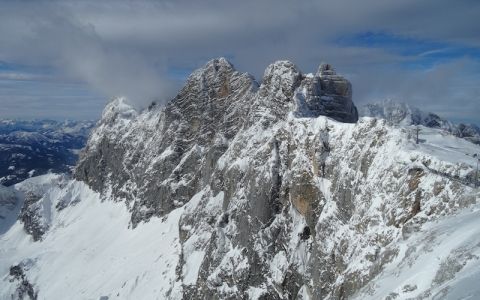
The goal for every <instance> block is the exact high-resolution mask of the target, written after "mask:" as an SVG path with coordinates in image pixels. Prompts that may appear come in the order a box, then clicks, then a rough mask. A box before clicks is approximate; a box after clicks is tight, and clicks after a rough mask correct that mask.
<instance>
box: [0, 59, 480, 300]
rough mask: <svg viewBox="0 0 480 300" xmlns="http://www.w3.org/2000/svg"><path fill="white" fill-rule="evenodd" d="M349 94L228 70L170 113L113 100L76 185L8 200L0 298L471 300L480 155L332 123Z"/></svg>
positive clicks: (351, 116) (212, 66) (25, 185)
mask: <svg viewBox="0 0 480 300" xmlns="http://www.w3.org/2000/svg"><path fill="white" fill-rule="evenodd" d="M349 88H350V87H349V84H348V83H347V82H346V81H345V80H344V79H342V78H341V77H339V76H337V75H335V74H334V72H333V71H332V70H331V68H329V67H325V66H322V67H321V68H320V71H319V73H318V74H316V75H311V74H308V75H303V74H301V73H300V72H299V71H298V70H297V69H296V67H295V66H294V65H293V64H291V63H289V62H277V63H275V64H272V65H271V66H270V67H269V68H268V69H267V71H266V73H265V76H264V79H263V81H262V84H261V85H258V84H256V83H255V82H254V81H253V80H252V79H251V77H249V76H248V75H246V74H240V73H238V72H236V71H235V70H234V69H233V68H232V66H231V65H230V64H228V62H226V61H225V60H222V59H221V60H215V61H213V62H210V63H209V64H207V66H206V67H205V68H204V69H201V70H199V71H197V72H196V73H194V74H193V75H192V77H191V78H189V81H188V82H187V85H186V88H185V89H184V90H183V91H182V92H181V93H180V95H179V96H178V97H177V98H176V99H174V100H172V102H171V103H170V104H168V105H167V107H165V108H160V107H155V106H152V107H150V108H149V109H148V110H145V111H143V112H137V111H135V110H134V109H133V108H132V107H131V106H129V104H128V101H127V100H125V99H117V100H115V101H113V102H111V103H110V104H109V105H108V106H107V107H106V109H105V111H104V114H103V117H102V120H101V121H100V122H99V124H98V126H97V128H96V129H95V130H94V131H93V133H92V136H91V138H90V140H89V142H88V145H87V148H86V149H85V152H84V153H83V155H82V158H81V160H80V163H79V165H78V166H77V170H76V173H75V178H76V179H72V178H67V177H65V176H60V175H45V176H39V177H34V178H31V179H28V180H26V181H24V182H22V183H19V184H17V185H15V186H13V187H12V188H10V189H2V190H0V192H1V193H0V195H1V196H0V197H1V198H0V214H1V215H2V217H1V218H0V222H1V223H0V228H1V230H0V254H1V255H0V276H1V281H0V287H1V288H0V299H10V298H11V295H13V298H14V299H17V298H22V297H24V298H26V299H28V298H29V297H30V296H31V297H30V298H34V297H35V296H36V297H37V298H38V299H66V298H68V299H315V300H316V299H410V298H414V299H417V298H418V299H432V298H433V299H464V298H465V299H468V297H470V298H471V299H475V298H478V297H480V290H479V288H478V287H477V284H475V282H477V281H478V279H480V278H479V273H478V271H477V270H479V269H480V263H479V258H480V253H479V252H480V240H479V239H480V226H479V225H480V224H479V223H480V204H479V203H478V202H479V198H480V194H479V190H478V189H475V188H474V187H473V182H474V172H475V170H474V168H475V163H476V160H475V157H474V154H475V153H479V152H480V147H479V146H477V145H475V144H472V143H470V142H468V141H466V140H464V139H460V138H457V137H454V136H452V135H451V134H449V133H445V132H444V131H442V130H439V129H432V128H426V127H422V131H421V134H420V141H421V143H420V144H418V145H417V144H415V142H414V139H413V132H412V128H410V127H409V126H395V127H392V126H390V125H388V124H387V122H386V121H385V120H377V119H374V118H361V119H359V120H358V122H355V123H343V122H340V121H336V120H334V119H332V118H330V117H329V116H332V117H334V118H335V119H341V120H343V121H346V120H356V109H354V108H352V103H351V99H350V98H349V97H350V96H351V91H350V90H349ZM324 101H327V106H323V104H324ZM332 102H334V103H335V105H333V104H332ZM342 105H345V106H344V107H343V106H342ZM325 115H327V116H325ZM17 218H18V221H16V222H15V220H16V219H17Z"/></svg>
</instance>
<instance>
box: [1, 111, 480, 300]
mask: <svg viewBox="0 0 480 300" xmlns="http://www.w3.org/2000/svg"><path fill="white" fill-rule="evenodd" d="M289 122H292V124H291V126H292V127H293V128H295V130H296V131H301V132H299V133H303V134H304V135H300V136H308V131H309V130H312V129H315V128H318V127H322V126H326V125H327V124H328V126H330V128H331V131H330V138H331V142H330V144H331V147H335V148H336V147H337V143H338V146H339V147H347V148H348V147H350V146H349V145H342V142H346V141H348V140H349V137H351V135H352V134H353V133H354V132H355V128H356V127H365V126H366V125H367V124H371V123H372V122H375V121H374V120H370V119H362V120H360V123H359V124H358V125H345V124H340V123H337V122H334V121H332V120H327V119H326V118H325V117H319V118H317V119H312V120H295V119H291V120H289ZM378 128H380V126H377V129H378ZM381 128H382V130H383V131H385V134H386V135H387V136H388V139H385V140H384V143H386V144H389V147H385V148H383V149H382V148H381V149H379V150H378V151H379V152H380V153H377V155H381V157H380V158H387V157H388V160H379V161H378V166H377V167H376V168H371V169H370V170H371V171H370V172H372V173H373V172H375V171H378V172H379V173H380V174H381V172H382V169H383V168H384V167H385V168H390V167H392V164H394V165H396V166H397V170H402V169H403V170H405V171H406V170H408V169H409V168H412V167H413V166H415V163H416V161H417V160H418V159H419V158H421V159H423V160H431V161H432V162H433V164H434V165H435V166H438V167H442V168H445V169H449V168H451V169H452V170H456V171H458V173H459V174H461V172H462V169H464V168H465V170H468V164H469V163H473V160H472V159H470V158H469V156H468V155H465V152H466V153H467V154H469V153H471V152H472V151H478V150H479V149H478V148H476V147H475V146H473V145H472V144H470V145H463V146H465V147H464V148H461V149H452V142H454V144H457V143H461V142H460V141H458V140H457V138H454V137H452V136H448V135H447V136H443V134H442V132H440V131H437V130H434V129H430V131H429V132H428V136H427V135H426V136H424V138H425V139H426V140H427V142H425V143H424V144H421V145H420V146H416V145H414V144H413V142H412V140H409V139H407V136H406V135H405V133H402V130H399V129H392V128H389V127H384V126H381ZM305 130H306V131H305ZM346 144H348V143H346ZM457 145H462V144H457ZM387 150H388V152H386V153H382V152H385V151H387ZM301 159H305V158H301ZM347 160H348V159H347ZM219 163H221V161H220V162H219ZM236 164H241V162H239V161H238V162H236ZM382 165H383V167H382ZM380 174H372V175H371V180H375V179H374V178H375V177H377V176H379V175H380ZM317 180H318V181H317V182H316V184H317V186H318V188H319V189H320V190H321V191H322V193H323V194H324V195H325V199H324V201H325V204H324V209H323V213H322V217H321V220H320V221H319V223H318V225H317V229H316V230H317V235H320V234H321V230H322V229H321V228H320V226H322V223H324V222H328V220H329V219H330V220H331V221H332V222H335V223H336V224H335V226H334V228H332V229H334V230H335V231H337V232H329V234H327V235H326V236H322V237H321V238H320V237H319V238H320V239H319V240H318V241H314V238H313V237H309V238H307V239H305V240H303V239H302V237H301V234H302V232H303V230H304V226H305V225H306V220H305V218H304V216H302V215H301V213H299V211H298V210H297V209H295V206H294V205H288V208H287V209H286V212H285V213H282V214H279V215H277V216H276V217H275V220H274V221H273V222H278V223H283V224H282V226H286V227H285V228H284V229H283V230H284V231H285V232H284V233H283V234H286V235H288V238H287V239H286V241H287V243H286V245H284V246H283V247H284V248H282V249H279V250H277V252H276V253H275V252H272V255H271V256H270V257H269V259H268V261H267V262H268V265H267V268H268V269H267V270H266V272H265V274H264V276H265V278H268V281H267V284H270V285H271V288H274V287H275V286H276V285H278V286H281V283H282V281H284V280H285V278H286V277H287V276H289V272H288V269H289V268H295V269H296V270H298V272H299V273H301V276H305V274H308V273H309V272H312V271H311V270H310V271H309V270H308V269H309V268H311V267H315V263H314V262H312V261H311V255H312V251H313V249H312V247H321V248H327V249H328V250H329V251H330V253H339V254H340V253H341V249H335V248H337V247H341V246H343V247H346V249H345V250H346V253H345V254H346V255H345V258H342V259H345V260H347V261H345V262H344V264H345V268H344V269H343V272H341V273H340V274H338V277H337V278H336V281H337V282H342V280H343V279H344V278H343V277H344V276H350V275H349V274H355V275H354V276H355V277H357V280H358V281H359V282H361V281H363V280H364V279H363V278H366V279H365V284H366V286H365V287H364V288H363V289H361V290H360V291H358V292H357V294H356V296H357V297H358V298H359V299H385V297H388V296H390V297H391V298H390V299H405V298H410V297H417V296H423V297H424V298H425V299H430V298H432V297H433V296H434V295H446V298H445V299H463V298H464V297H465V299H468V297H467V296H476V297H479V296H480V287H479V285H478V284H477V282H478V280H480V261H479V258H480V206H479V205H478V204H475V203H476V202H478V198H479V195H478V191H477V194H474V193H475V191H474V190H473V189H471V188H468V187H465V186H462V185H460V184H457V183H456V182H449V180H448V179H445V178H443V177H442V176H440V175H436V174H427V175H425V176H424V179H423V180H422V182H421V183H420V185H422V186H424V189H425V190H426V189H427V188H430V189H434V188H435V183H439V182H440V183H443V184H444V185H445V187H446V190H447V191H446V193H444V192H441V193H439V195H438V196H436V197H433V196H432V197H431V199H429V200H428V201H427V202H426V203H424V204H422V205H423V206H424V208H423V209H422V211H421V212H419V213H418V214H417V215H416V216H414V217H413V218H412V219H411V220H409V221H408V222H406V223H405V224H402V225H401V226H398V227H395V226H393V225H388V224H386V221H387V220H388V216H386V215H384V214H386V213H390V214H393V213H395V210H398V209H399V208H398V205H394V204H392V203H390V202H400V201H405V200H400V199H398V198H397V199H395V198H393V199H391V198H390V197H389V196H388V193H387V192H385V191H382V190H381V189H382V187H381V186H377V187H375V186H376V185H381V184H382V182H383V181H384V180H383V179H381V178H379V179H377V180H376V181H375V182H372V184H371V185H370V186H369V187H366V189H373V191H375V194H377V193H378V194H377V195H375V196H374V197H373V198H372V199H371V201H369V202H368V204H367V203H366V204H363V205H360V204H359V205H358V208H356V209H354V212H352V219H353V220H351V221H350V222H348V223H350V224H351V225H350V224H348V223H345V222H342V221H340V220H332V219H334V218H335V214H337V212H336V210H337V209H338V204H337V203H336V201H337V200H336V199H332V198H331V193H332V192H331V189H332V182H331V181H329V180H327V179H322V178H317ZM14 188H15V190H16V191H19V192H23V193H26V192H31V193H38V194H40V195H42V197H43V198H42V200H41V201H42V202H43V203H42V204H43V208H42V209H43V211H42V213H41V215H42V217H43V218H45V222H47V223H48V226H49V230H48V232H47V233H46V234H45V236H44V238H43V240H42V241H39V242H34V241H33V239H32V237H31V236H30V235H28V234H27V233H26V232H25V230H24V226H23V224H22V223H21V222H19V221H17V222H16V223H15V224H13V225H12V226H11V227H10V228H5V227H3V224H2V232H1V240H0V241H1V243H0V251H1V252H0V253H1V256H0V272H1V274H3V275H2V277H3V278H2V281H1V286H2V289H0V290H1V292H0V293H1V294H0V299H9V298H10V295H11V294H15V293H16V292H18V286H19V282H18V280H12V278H13V277H12V276H9V275H8V274H9V269H10V267H11V266H15V265H19V266H21V267H22V269H23V270H24V272H25V274H26V278H27V280H28V282H30V283H31V284H32V286H33V289H34V290H35V291H36V292H38V298H39V299H65V297H66V295H68V298H69V299H101V297H102V296H107V297H109V298H108V299H166V298H170V299H181V298H182V293H183V289H184V288H187V287H188V286H189V285H191V284H195V283H196V280H197V277H198V272H199V269H200V264H201V263H202V259H203V258H204V256H205V252H206V250H207V247H206V244H207V241H208V239H210V238H211V235H212V234H217V235H225V234H233V235H234V233H233V232H231V231H235V230H237V229H236V228H234V227H233V226H234V225H233V224H232V225H230V226H229V225H227V226H225V227H223V228H222V227H221V225H220V224H218V223H219V221H218V219H217V220H216V221H214V222H217V224H212V226H209V227H207V228H204V227H206V226H207V224H202V223H200V224H197V225H196V226H197V227H192V228H185V227H184V228H181V227H180V219H181V218H189V217H192V214H195V211H196V210H198V211H202V210H206V212H205V213H208V214H209V215H212V216H219V215H220V214H221V213H222V200H223V199H222V198H223V195H222V193H219V194H217V195H214V196H210V197H205V194H209V193H210V192H211V191H210V190H208V189H206V190H202V191H201V192H200V193H198V194H197V195H195V196H194V197H193V199H191V200H190V201H189V202H188V203H187V204H185V205H184V206H182V207H179V208H177V209H175V210H173V211H172V212H170V213H169V214H168V215H167V216H165V217H163V218H152V219H151V220H150V221H149V222H147V223H141V224H139V225H138V226H137V227H136V228H135V229H131V228H129V223H130V213H129V211H128V210H127V207H126V206H125V205H124V204H123V203H116V202H113V201H108V200H107V201H103V202H102V201H101V200H100V195H99V194H97V193H96V192H93V191H92V190H91V189H90V188H89V187H88V186H86V185H85V184H84V183H82V182H78V181H75V180H72V179H68V178H65V177H63V176H59V175H44V176H39V177H35V178H31V179H28V180H26V181H24V182H23V183H20V184H17V185H16V186H15V187H14ZM459 189H460V191H461V194H462V195H463V196H458V194H457V193H458V192H459V191H458V190H459ZM373 191H370V193H371V192H373ZM392 192H394V191H391V192H390V193H392ZM4 194H6V193H2V197H3V198H2V199H5V196H4ZM19 198H20V199H19V200H18V201H22V198H21V196H19ZM67 202H68V203H67ZM59 203H64V204H63V205H60V206H59ZM17 205H20V203H17ZM388 205H391V207H388V208H387V207H385V206H388ZM63 206H65V208H63V209H61V210H59V209H58V207H63ZM438 206H443V207H442V208H441V209H438V211H437V212H435V213H434V214H430V210H434V209H435V207H438ZM429 214H430V215H429ZM437 214H438V215H437ZM362 215H364V216H362ZM442 215H448V216H442ZM285 219H290V221H289V222H285ZM355 219H357V220H355ZM1 221H4V219H1ZM422 223H426V224H423V225H422ZM194 226H195V225H194ZM327 226H329V227H330V225H327ZM358 226H363V228H358V229H356V228H355V227H358ZM229 227H230V228H229ZM259 229H260V228H259ZM185 231H187V232H188V233H187V234H188V235H189V236H190V237H189V238H188V239H187V240H186V241H185V242H183V246H182V243H181V240H180V237H179V234H180V233H181V232H185ZM229 231H230V232H229ZM214 232H215V233H214ZM259 233H261V234H269V232H264V233H263V232H262V229H260V232H259ZM183 234H184V233H183ZM261 241H262V239H259V243H261ZM347 241H348V242H347ZM223 243H225V245H224V248H225V249H223V251H224V252H225V255H224V256H222V257H223V259H222V262H221V263H220V264H219V267H218V268H217V272H229V273H230V274H231V275H230V276H235V273H237V272H241V271H242V268H246V267H247V265H248V264H249V262H248V260H246V259H245V258H244V257H243V255H242V251H243V250H242V249H239V248H235V247H233V246H232V244H231V242H230V241H229V240H228V238H226V239H225V240H224V241H223ZM345 243H348V244H345ZM319 244H322V245H321V246H320V245H319ZM258 247H259V248H258V249H257V250H258V251H259V252H263V251H268V245H261V244H259V245H258ZM182 248H183V251H182ZM181 254H183V257H182V256H181ZM181 260H183V263H180V261H181ZM384 260H385V261H384ZM179 267H180V268H181V269H180V270H181V271H180V270H179V269H178V268H179ZM377 268H379V270H377ZM372 272H373V274H371V273H372ZM376 273H378V275H376ZM209 275H210V277H212V279H213V278H215V275H216V274H215V273H212V274H209ZM375 275H376V276H375ZM370 277H372V278H370ZM308 284H309V283H308V282H306V285H304V286H302V287H301V288H300V289H299V291H298V296H297V297H298V299H315V297H314V296H312V295H311V294H310V293H311V292H309V289H308V288H307V286H308ZM334 284H335V283H334ZM219 287H220V289H219V292H224V293H225V294H227V293H233V292H234V291H235V290H236V289H237V287H235V286H234V284H232V285H229V284H228V283H226V282H224V283H220V285H219ZM232 290H233V291H232ZM268 290H269V287H268V286H267V285H259V286H251V287H249V288H248V290H247V291H248V292H247V293H246V294H245V295H244V296H242V297H244V298H250V299H257V298H258V297H259V296H261V295H262V294H264V293H266V292H267V291H268ZM309 295H310V296H309ZM395 295H397V297H394V296H395ZM325 296H326V297H327V298H329V297H330V298H337V297H336V296H335V297H334V296H333V295H330V296H328V295H325ZM476 297H474V298H476ZM220 298H222V297H221V296H220ZM285 298H288V297H287V296H285ZM353 298H355V297H353ZM474 298H473V299H474ZM103 299H106V298H103ZM280 299H281V298H280ZM439 299H442V298H441V297H440V298H439Z"/></svg>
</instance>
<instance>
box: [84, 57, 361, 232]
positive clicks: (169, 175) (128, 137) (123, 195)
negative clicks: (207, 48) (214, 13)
mask: <svg viewBox="0 0 480 300" xmlns="http://www.w3.org/2000/svg"><path fill="white" fill-rule="evenodd" d="M321 76H323V77H322V78H320V77H315V78H317V81H318V86H317V89H319V90H318V91H317V92H318V93H316V94H315V95H311V96H310V95H307V97H305V100H306V101H307V103H309V107H310V108H311V112H312V114H313V115H316V116H318V115H328V116H331V117H332V118H334V119H337V120H343V121H347V122H355V121H356V120H357V114H356V109H355V106H354V105H353V103H352V101H351V87H350V83H348V81H346V80H345V79H343V78H342V77H340V76H338V75H328V76H327V75H321ZM302 80H303V81H306V82H308V81H309V78H306V77H305V75H303V74H302V73H301V72H300V71H299V70H298V68H297V67H296V66H295V65H294V64H293V63H291V62H288V61H279V62H276V63H273V64H271V65H270V66H269V67H268V68H267V69H266V71H265V74H264V78H263V81H262V85H261V86H260V87H259V86H258V84H257V83H256V81H255V80H254V79H253V77H252V76H251V75H249V74H246V73H239V72H237V71H236V70H235V69H234V67H233V65H232V64H230V63H229V62H228V61H227V60H226V59H224V58H219V59H214V60H212V61H210V62H208V63H207V64H206V65H205V67H204V68H201V69H199V70H197V71H195V72H194V73H193V74H192V75H191V76H190V77H189V78H188V79H187V82H186V84H185V87H184V88H183V89H182V90H181V91H180V92H179V94H178V96H176V97H175V98H174V99H173V100H172V101H171V102H169V103H168V104H167V106H166V107H165V108H160V107H157V106H152V107H150V109H149V110H148V111H145V112H143V114H141V115H139V114H138V113H137V112H136V111H135V110H134V109H133V108H132V107H131V106H130V105H129V104H128V101H127V100H125V99H116V100H114V101H113V102H111V103H110V104H109V105H107V107H106V108H105V110H104V113H103V116H102V119H101V120H100V122H99V124H98V127H97V129H96V130H95V131H96V132H94V133H93V135H92V137H91V140H90V142H89V143H88V145H87V147H86V148H85V150H84V152H83V154H82V156H81V159H80V163H79V165H78V166H77V168H76V172H75V177H76V178H77V179H80V180H82V181H85V182H87V183H88V184H89V185H90V186H91V187H92V188H93V189H94V190H96V191H100V192H103V193H105V192H107V191H106V189H107V188H108V189H111V191H109V194H110V193H111V195H112V196H113V197H114V198H115V199H117V200H125V201H126V202H127V203H128V204H129V205H131V206H132V211H133V214H132V224H133V225H134V226H135V225H136V224H138V222H140V221H142V220H148V218H150V217H151V216H152V215H164V214H166V213H168V212H170V211H171V210H172V209H174V208H175V207H178V206H181V205H182V204H184V203H186V202H187V201H188V200H189V199H190V198H191V197H192V196H193V195H194V194H196V193H197V192H198V191H199V190H200V189H201V188H202V187H203V186H204V185H205V184H206V183H207V182H208V178H210V177H211V175H212V171H213V170H212V166H213V165H214V163H215V162H216V160H217V159H218V158H219V157H220V156H221V155H222V154H223V152H224V151H225V150H226V149H227V148H228V143H229V141H231V140H232V139H233V138H234V137H235V135H236V134H237V132H239V130H241V129H242V128H243V127H245V126H247V127H250V126H252V125H254V124H256V123H257V122H259V123H261V124H263V127H264V128H266V127H268V126H271V125H272V124H274V123H275V122H278V121H281V120H285V118H286V117H287V115H288V114H289V112H292V111H293V110H295V108H294V98H295V97H296V96H295V95H296V93H298V92H296V90H297V88H299V87H301V86H302V84H308V83H303V81H302ZM319 95H322V96H319ZM322 97H328V99H327V100H325V99H326V98H325V99H324V98H322ZM327 102H328V103H327ZM319 103H320V104H319ZM322 103H323V104H322ZM342 105H343V106H344V107H343V106H342ZM147 120H148V124H145V123H143V122H147ZM134 140H137V141H138V142H133V143H132V142H130V141H134ZM154 158H155V159H156V161H152V159H154ZM277 180H278V179H277ZM268 189H270V188H268Z"/></svg>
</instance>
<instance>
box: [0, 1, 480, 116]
mask: <svg viewBox="0 0 480 300" xmlns="http://www.w3.org/2000/svg"><path fill="white" fill-rule="evenodd" d="M1 5H2V8H3V9H1V10H0V44H1V45H2V47H1V48H0V60H6V61H20V62H22V63H32V64H46V65H53V66H55V67H56V68H57V69H58V70H59V71H61V72H63V74H62V75H61V76H64V77H71V78H72V80H82V81H84V82H87V83H88V84H90V85H91V86H92V87H94V88H96V89H97V90H98V91H100V92H102V93H103V95H105V97H111V96H115V95H120V94H123V95H127V96H128V97H129V98H131V99H132V100H134V101H137V103H139V106H144V105H145V104H146V103H147V102H149V101H150V100H151V99H153V98H157V99H159V100H161V101H162V100H163V101H165V100H167V99H169V98H171V97H172V95H174V93H175V91H176V89H178V87H179V85H180V83H179V82H177V81H176V80H175V79H173V78H172V76H171V74H169V70H170V69H171V68H180V69H187V70H191V69H194V68H196V67H199V66H201V65H203V64H204V63H205V62H206V61H207V60H209V59H211V58H213V57H217V56H228V57H231V58H232V61H233V63H234V64H235V65H236V67H237V69H239V70H240V71H248V72H251V73H253V75H255V76H256V77H257V78H259V79H261V76H262V74H263V70H264V69H265V67H266V66H267V65H268V64H269V63H271V62H272V61H274V60H277V59H290V60H292V61H294V62H295V63H296V64H297V65H299V67H300V68H301V69H302V70H303V71H305V72H313V71H315V69H316V68H317V66H318V64H319V63H320V62H322V61H327V62H331V63H332V64H334V66H336V68H337V69H338V71H339V72H340V73H344V74H346V75H347V76H348V77H349V78H350V79H351V80H352V82H353V84H354V96H355V99H356V101H357V102H365V101H369V100H370V99H376V98H383V97H389V96H390V97H395V98H399V99H401V100H403V101H407V102H416V103H419V104H421V105H426V106H429V107H430V108H431V109H435V110H437V111H439V112H446V113H447V114H449V115H451V116H452V117H454V118H461V116H462V114H463V116H464V117H465V118H470V119H474V118H475V116H474V115H473V112H475V109H474V110H471V109H470V110H466V109H465V110H459V111H458V112H453V110H450V109H446V108H447V107H448V106H452V105H453V104H454V103H453V100H452V99H455V101H457V102H456V103H458V101H463V102H465V105H464V106H463V107H468V105H467V103H466V102H468V103H469V105H473V104H472V103H475V102H474V101H473V100H472V99H476V100H477V101H478V89H477V88H476V87H475V86H472V85H468V86H465V85H464V83H465V82H472V81H474V80H476V79H478V76H479V72H478V70H477V71H475V70H472V68H470V69H469V70H467V71H465V72H462V71H461V70H463V69H468V68H466V65H465V61H463V62H462V61H460V60H459V61H453V62H450V63H449V64H446V65H435V66H434V67H433V68H432V69H431V70H430V71H429V72H425V71H424V70H420V71H419V70H412V69H404V68H402V66H401V64H402V63H403V62H408V61H414V60H415V59H417V57H410V56H399V55H397V54H394V53H389V52H387V51H386V50H384V49H379V48H368V47H358V46H356V47H341V46H339V45H336V44H334V43H332V40H334V39H335V38H337V37H340V36H343V35H349V34H356V33H360V32H365V31H378V32H390V33H393V34H396V35H400V36H407V37H413V38H418V39H426V40H435V41H440V42H445V43H448V42H455V43H463V45H467V46H470V47H479V46H480V39H479V38H478V32H480V27H479V24H480V23H479V22H478V21H477V16H478V13H480V3H479V2H478V1H455V2H452V1H446V0H439V1H433V0H429V1H416V0H405V1H391V0H386V1H385V0H365V1H358V2H352V1H347V0H338V1H273V0H266V1H236V2H232V1H201V2H200V1H101V2H100V1H59V2H35V3H33V2H21V3H20V4H18V3H13V2H12V3H7V4H5V3H4V4H1ZM32 45H33V46H32ZM462 63H463V64H462ZM476 63H478V62H477V61H474V62H470V65H471V64H476ZM452 65H456V67H457V68H459V69H458V70H460V71H458V70H455V67H452ZM444 70H448V71H444ZM445 74H446V75H445ZM445 78H448V80H449V81H450V82H456V84H458V85H459V88H453V87H452V88H450V87H447V86H446V85H443V84H439V82H443V81H442V80H445ZM462 84H463V85H462ZM460 86H462V87H461V88H460ZM475 97H476V98H475ZM467 99H468V100H467ZM427 109H429V108H427ZM477 119H478V118H477Z"/></svg>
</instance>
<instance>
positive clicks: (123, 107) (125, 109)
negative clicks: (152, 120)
mask: <svg viewBox="0 0 480 300" xmlns="http://www.w3.org/2000/svg"><path fill="white" fill-rule="evenodd" d="M137 115H138V112H137V111H136V110H135V108H134V105H133V104H131V103H130V101H129V100H128V99H127V98H125V97H117V98H114V99H112V100H111V101H110V102H109V103H108V104H107V105H106V106H105V108H104V109H103V112H102V118H101V121H102V122H106V123H111V122H115V121H116V120H117V118H119V119H133V118H135V117H136V116H137Z"/></svg>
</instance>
